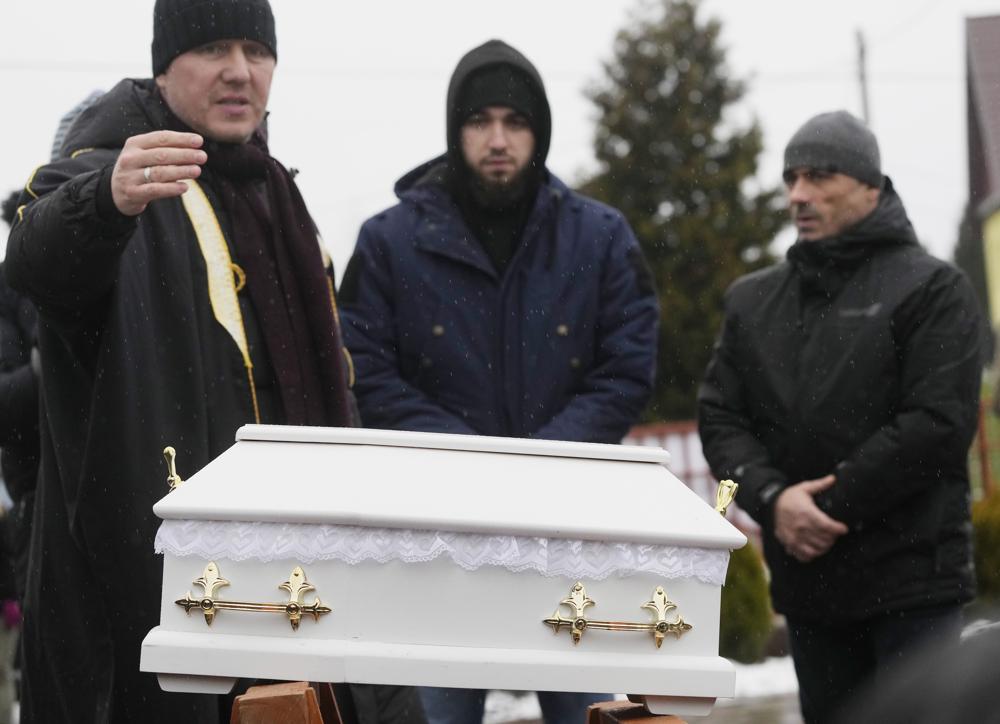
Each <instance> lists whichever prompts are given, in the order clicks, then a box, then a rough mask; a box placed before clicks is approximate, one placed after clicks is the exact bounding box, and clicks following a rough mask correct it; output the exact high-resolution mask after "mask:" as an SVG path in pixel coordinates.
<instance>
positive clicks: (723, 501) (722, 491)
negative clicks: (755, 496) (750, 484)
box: [715, 480, 740, 516]
mask: <svg viewBox="0 0 1000 724" xmlns="http://www.w3.org/2000/svg"><path fill="white" fill-rule="evenodd" d="M739 489H740V486H739V485H737V484H736V483H735V482H733V481H732V480H720V481H719V487H718V488H717V489H716V491H715V509H716V511H718V512H719V514H720V515H723V516H724V515H725V514H726V511H727V510H729V506H730V505H732V504H733V501H734V500H736V491H737V490H739Z"/></svg>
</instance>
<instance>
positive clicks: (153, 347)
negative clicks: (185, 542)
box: [6, 0, 419, 722]
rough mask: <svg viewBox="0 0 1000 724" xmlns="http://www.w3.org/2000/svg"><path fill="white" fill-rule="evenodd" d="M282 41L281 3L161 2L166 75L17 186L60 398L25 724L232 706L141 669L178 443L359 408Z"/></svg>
mask: <svg viewBox="0 0 1000 724" xmlns="http://www.w3.org/2000/svg"><path fill="white" fill-rule="evenodd" d="M276 57H277V42H276V37H275V30H274V18H273V15H272V12H271V8H270V6H269V4H268V2H267V0H157V3H156V6H155V10H154V32H153V46H152V60H153V74H154V78H153V79H147V80H124V81H122V82H121V83H119V84H118V85H117V86H115V87H114V88H112V89H111V90H110V91H109V92H108V93H107V94H106V95H105V96H104V97H102V98H101V99H100V100H99V101H97V102H96V103H95V104H94V105H92V106H91V107H90V108H88V109H87V110H86V111H85V112H84V113H83V114H82V115H81V116H80V118H79V119H77V121H76V122H75V123H74V124H73V127H72V128H71V129H70V131H69V133H68V135H67V138H66V140H65V142H64V144H63V153H62V159H63V160H60V161H58V162H56V163H54V164H51V165H49V166H46V167H43V168H41V169H39V170H37V171H36V172H35V173H34V174H32V176H31V178H30V179H29V181H28V183H27V184H26V187H25V193H24V194H22V197H21V206H20V207H19V208H18V210H17V217H16V219H15V225H14V228H13V230H12V235H11V238H10V242H9V247H8V259H7V270H6V271H7V275H8V278H9V280H10V283H11V285H12V286H14V287H16V288H18V289H20V290H22V291H23V292H25V293H26V294H27V295H28V296H29V297H30V298H31V299H32V301H33V302H34V303H35V304H36V306H37V308H38V312H39V329H38V338H39V346H40V351H41V368H42V389H41V396H42V409H43V416H42V420H41V440H42V442H41V445H42V459H41V471H40V475H39V487H38V499H37V508H36V515H35V520H34V524H33V536H32V565H31V571H30V575H29V580H28V592H27V597H26V605H25V609H26V618H25V634H24V636H25V639H24V662H25V677H24V698H23V708H22V717H23V720H24V721H28V722H33V721H43V722H62V721H67V722H68V721H79V722H140V721H141V722H152V721H164V722H167V721H169V722H178V721H185V722H216V721H217V720H218V712H217V708H218V706H217V704H216V701H215V699H214V698H213V697H207V696H196V695H185V694H165V693H163V692H162V691H160V689H159V687H158V685H157V681H156V678H155V677H154V676H153V675H151V674H142V673H140V672H139V652H140V643H141V641H142V638H143V637H144V636H145V634H146V633H147V632H148V631H149V629H150V628H152V627H153V626H155V625H156V624H157V622H158V619H159V600H160V576H161V569H162V568H161V567H162V564H161V561H160V560H159V559H158V558H157V557H156V556H155V555H154V554H153V537H154V534H155V531H156V527H157V524H158V521H157V520H156V519H155V517H154V516H153V514H152V511H151V507H152V505H153V503H154V502H155V501H156V500H157V499H159V498H160V497H162V496H163V495H164V494H165V493H166V487H165V484H164V470H163V469H162V457H161V451H162V450H163V449H164V447H165V446H167V445H172V446H173V447H174V448H176V450H177V459H178V467H179V470H180V472H181V473H182V474H184V475H185V476H187V475H190V474H192V473H194V472H196V471H197V470H198V469H200V468H201V467H203V466H204V465H205V464H206V463H208V462H209V461H210V460H212V459H213V458H214V457H216V456H217V455H218V454H220V453H221V452H222V451H224V450H225V449H226V448H227V447H229V446H230V445H231V444H232V442H233V439H234V433H235V431H236V429H237V428H238V427H239V426H240V425H242V424H245V423H254V422H262V423H280V424H304V425H334V426H344V425H350V424H352V420H353V415H352V405H351V404H350V392H349V390H348V388H347V378H348V373H347V370H348V368H349V363H348V360H347V358H346V355H345V353H344V350H343V348H342V346H341V344H340V330H339V322H338V320H337V311H336V303H335V300H334V296H333V288H332V285H331V277H330V275H329V269H328V264H327V263H325V261H324V254H323V252H322V249H321V246H320V243H319V240H318V237H317V234H316V230H315V227H314V226H313V222H312V220H311V218H310V216H309V214H308V212H307V210H306V208H305V205H304V203H303V201H302V198H301V196H300V195H299V192H298V190H297V188H296V186H295V183H294V182H293V180H292V177H291V176H290V174H289V173H288V172H287V170H286V169H285V168H284V167H283V166H282V165H281V164H279V163H278V162H277V161H276V160H274V159H273V158H272V157H271V156H270V154H269V153H268V150H267V144H266V138H265V134H264V128H263V121H264V117H265V113H266V107H267V101H268V96H269V92H270V83H271V77H272V73H273V71H274V67H275V63H276ZM369 693H370V692H369ZM375 698H376V699H379V701H380V706H379V707H377V708H379V709H380V711H384V710H386V709H387V707H384V706H381V704H384V703H385V702H384V700H383V699H381V698H380V697H375ZM414 701H415V700H414ZM417 711H419V704H417ZM406 713H407V711H406V706H405V703H404V705H402V708H401V709H399V710H398V711H397V714H398V715H399V717H400V719H402V718H404V715H405V714H406ZM227 720H228V719H227ZM386 720H387V719H386V718H383V717H382V716H378V717H377V718H369V719H363V721H386Z"/></svg>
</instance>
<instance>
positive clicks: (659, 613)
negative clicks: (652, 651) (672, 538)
mask: <svg viewBox="0 0 1000 724" xmlns="http://www.w3.org/2000/svg"><path fill="white" fill-rule="evenodd" d="M559 605H560V606H568V607H569V608H570V609H572V611H573V617H572V618H565V617H563V616H562V614H560V613H559V607H558V606H557V607H556V610H555V613H553V614H552V615H551V616H550V617H549V618H546V619H543V620H542V623H544V624H546V625H547V626H551V627H552V631H553V633H556V634H558V633H559V631H561V630H562V627H563V626H565V627H566V628H568V629H569V631H570V633H571V634H572V635H573V644H574V645H575V644H578V643H580V639H581V638H583V632H584V631H586V630H587V629H588V628H595V629H601V630H603V631H648V632H649V633H651V634H653V641H654V642H655V643H656V648H660V646H661V645H662V644H663V639H664V638H665V637H666V635H667V634H673V635H674V636H675V637H676V638H680V637H681V634H683V633H685V632H687V631H690V630H691V628H692V626H691V624H689V623H687V622H686V621H685V620H684V619H683V618H681V617H680V616H677V618H676V619H675V620H673V621H668V620H667V612H668V611H671V610H673V609H675V608H677V605H676V604H675V603H674V602H673V601H671V600H670V599H668V598H667V594H666V591H664V590H663V587H662V586H657V587H656V590H655V591H653V598H652V599H651V600H649V601H647V602H646V603H644V604H642V606H640V608H646V609H649V610H650V611H652V612H653V614H654V615H655V616H656V620H655V621H652V622H650V623H632V622H630V621H595V620H592V619H588V618H587V617H586V616H585V615H584V611H585V610H586V609H587V608H588V607H589V606H594V605H596V603H595V602H594V599H592V598H591V597H590V596H588V595H587V591H586V589H584V587H583V584H582V583H580V582H579V581H577V582H576V584H575V585H574V586H573V588H572V589H571V590H570V592H569V597H568V598H564V599H563V600H562V601H560V602H559Z"/></svg>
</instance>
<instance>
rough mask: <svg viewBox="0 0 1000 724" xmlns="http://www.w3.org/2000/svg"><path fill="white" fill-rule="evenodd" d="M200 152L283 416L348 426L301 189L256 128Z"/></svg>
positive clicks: (327, 283) (330, 307)
mask: <svg viewBox="0 0 1000 724" xmlns="http://www.w3.org/2000/svg"><path fill="white" fill-rule="evenodd" d="M205 152H206V153H207V154H208V163H207V164H206V169H207V170H208V172H209V174H210V176H211V178H212V182H213V186H214V187H215V188H216V190H217V191H218V193H219V195H220V198H221V199H222V204H223V206H224V207H225V210H226V212H227V214H228V217H229V219H230V221H231V224H232V233H233V239H232V243H233V247H234V249H235V255H236V257H237V258H236V261H237V263H239V264H240V266H241V267H242V268H243V270H244V271H245V272H246V278H247V287H248V289H249V291H250V299H251V301H252V302H253V306H254V311H255V312H256V314H257V319H258V321H259V323H260V327H261V330H262V331H263V335H264V342H265V344H266V346H267V351H268V354H269V355H270V358H271V365H272V366H273V368H274V372H275V376H276V378H277V384H278V390H279V394H280V397H281V402H282V406H283V408H284V413H285V419H284V420H283V422H285V423H286V424H289V425H330V426H350V425H351V412H350V410H351V406H350V403H349V396H350V393H349V392H348V390H347V373H346V359H345V356H344V348H343V345H342V343H341V338H340V329H339V325H338V320H337V316H336V312H335V310H334V304H335V302H334V296H333V285H332V281H331V279H330V277H329V276H328V275H327V273H326V269H325V268H324V266H323V257H322V254H321V252H320V248H319V240H318V237H317V233H316V228H315V226H314V225H313V221H312V217H310V216H309V212H308V210H307V209H306V205H305V202H304V201H303V200H302V196H301V194H300V193H299V190H298V187H297V186H296V185H295V182H294V181H293V180H292V177H291V175H290V174H289V173H288V171H287V170H286V169H285V167H284V166H282V165H281V164H280V163H278V162H277V161H276V160H275V159H274V158H272V157H271V155H270V154H269V153H268V150H267V145H266V142H265V141H264V138H263V136H262V135H261V134H260V133H255V134H254V136H253V138H252V139H251V140H250V141H249V142H248V143H243V144H220V143H210V142H207V143H206V145H205Z"/></svg>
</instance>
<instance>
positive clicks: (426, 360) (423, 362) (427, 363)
mask: <svg viewBox="0 0 1000 724" xmlns="http://www.w3.org/2000/svg"><path fill="white" fill-rule="evenodd" d="M420 366H421V367H423V368H424V369H427V368H428V367H433V366H434V360H432V359H431V358H430V357H421V358H420Z"/></svg>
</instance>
